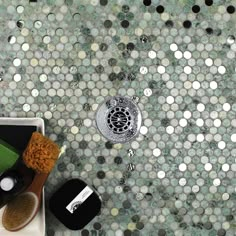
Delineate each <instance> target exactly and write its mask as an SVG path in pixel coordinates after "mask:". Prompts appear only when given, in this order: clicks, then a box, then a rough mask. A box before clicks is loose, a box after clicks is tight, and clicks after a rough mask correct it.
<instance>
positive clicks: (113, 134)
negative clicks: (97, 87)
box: [96, 96, 142, 143]
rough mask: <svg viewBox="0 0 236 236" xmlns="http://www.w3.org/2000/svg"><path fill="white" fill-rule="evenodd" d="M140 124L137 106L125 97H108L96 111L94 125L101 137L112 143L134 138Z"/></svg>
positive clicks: (140, 119)
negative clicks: (95, 124)
mask: <svg viewBox="0 0 236 236" xmlns="http://www.w3.org/2000/svg"><path fill="white" fill-rule="evenodd" d="M141 122H142V117H141V112H140V110H139V107H138V105H137V104H136V103H135V102H133V101H132V100H131V99H130V98H127V97H121V96H116V97H110V98H109V99H107V100H106V101H105V102H104V103H103V104H102V105H101V106H100V107H99V108H98V110H97V114H96V123H97V127H98V129H99V131H100V132H101V133H102V135H103V136H104V137H105V138H107V139H108V140H110V141H111V142H113V143H125V142H128V141H129V140H131V139H132V138H134V137H135V136H136V135H137V134H138V132H139V129H140V126H141Z"/></svg>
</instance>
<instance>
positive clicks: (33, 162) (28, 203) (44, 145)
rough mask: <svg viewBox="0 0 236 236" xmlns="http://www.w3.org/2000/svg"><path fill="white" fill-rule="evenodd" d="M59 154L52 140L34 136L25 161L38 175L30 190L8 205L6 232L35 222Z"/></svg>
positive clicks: (3, 220)
mask: <svg viewBox="0 0 236 236" xmlns="http://www.w3.org/2000/svg"><path fill="white" fill-rule="evenodd" d="M59 153H60V149H59V147H58V146H57V144H55V143H54V142H53V141H52V140H50V139H49V138H47V137H45V136H43V135H42V134H40V133H38V132H34V133H33V134H32V137H31V139H30V141H29V143H28V146H27V148H26V150H25V151H24V153H23V160H24V162H25V164H26V165H27V166H28V167H31V168H32V169H34V170H35V171H36V174H35V177H34V179H33V182H32V183H31V185H30V186H29V188H28V189H27V190H26V191H25V192H23V193H22V194H20V195H18V196H16V198H14V199H13V200H12V201H11V202H9V203H8V204H7V206H6V208H5V210H4V212H3V216H2V224H3V226H4V228H5V229H6V230H9V231H18V230H20V229H22V228H23V227H25V226H26V225H27V224H29V223H30V222H31V221H32V220H33V218H34V217H35V215H36V214H37V212H38V210H39V206H40V202H41V192H42V189H43V185H44V183H45V181H46V180H47V177H48V175H49V173H50V171H51V170H52V168H53V166H54V164H55V162H56V160H57V159H58V156H59Z"/></svg>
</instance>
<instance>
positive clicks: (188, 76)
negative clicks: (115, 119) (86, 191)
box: [0, 0, 236, 236]
mask: <svg viewBox="0 0 236 236" xmlns="http://www.w3.org/2000/svg"><path fill="white" fill-rule="evenodd" d="M235 8H236V1H235V0H227V1H223V0H206V1H204V0H195V1H194V0H179V1H177V0H176V1H175V0H170V1H162V0H144V1H141V0H126V1H124V0H118V1H112V0H100V1H99V0H41V1H39V0H38V1H37V0H35V1H32V0H31V1H28V0H18V1H16V0H13V1H6V0H0V19H1V21H0V24H1V32H0V39H1V43H0V50H1V54H0V63H1V64H0V108H1V109H0V115H1V116H11V117H42V118H43V119H44V120H45V123H46V134H47V135H48V136H49V137H50V138H51V139H53V140H54V141H56V142H57V143H58V144H60V145H65V146H66V147H67V149H66V153H65V154H64V155H63V156H62V157H61V159H60V160H59V161H58V163H57V165H56V167H55V168H54V170H53V172H52V173H51V175H50V177H49V179H48V182H47V184H46V201H47V200H48V198H49V196H50V194H51V193H53V191H54V190H55V188H56V187H57V186H60V185H61V183H62V182H63V181H66V180H67V179H70V178H76V177H78V178H81V179H84V180H85V181H86V182H87V183H88V184H90V185H91V186H93V187H94V188H96V189H97V191H98V193H99V194H100V195H101V197H102V201H103V203H102V210H101V212H100V214H99V215H98V216H97V217H96V218H95V219H94V220H93V221H92V222H90V224H88V225H87V226H86V227H85V228H84V229H83V230H81V231H79V232H76V231H75V232H73V231H69V230H68V229H66V228H64V227H63V226H62V225H61V224H60V223H59V222H58V221H57V220H56V219H55V218H54V217H53V216H52V215H51V214H50V212H48V211H47V212H46V223H47V236H54V235H55V236H77V235H82V236H89V235H92V236H95V235H97V236H105V235H106V236H121V235H124V236H137V235H142V236H165V235H167V236H172V235H173V236H182V235H183V236H190V235H193V236H205V235H209V236H224V235H226V236H233V235H236V233H235V232H236V161H235V160H236V61H235V54H236V40H235V37H236V35H235V32H236V12H235ZM115 95H120V96H126V97H129V98H131V99H132V100H133V101H134V102H135V103H136V104H137V105H138V106H139V108H140V110H141V112H142V126H141V128H140V133H139V135H138V136H136V137H135V139H133V140H132V141H129V142H127V143H123V144H113V143H111V142H110V141H109V140H107V139H105V138H104V137H103V136H102V135H101V134H100V132H99V131H98V129H97V127H96V122H95V116H96V111H97V108H98V107H99V105H100V104H102V103H103V102H104V101H105V99H106V98H107V97H109V96H115Z"/></svg>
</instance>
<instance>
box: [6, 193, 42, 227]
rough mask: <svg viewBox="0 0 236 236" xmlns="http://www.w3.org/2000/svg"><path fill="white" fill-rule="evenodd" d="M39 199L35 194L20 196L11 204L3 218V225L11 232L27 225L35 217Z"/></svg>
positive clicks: (8, 205)
mask: <svg viewBox="0 0 236 236" xmlns="http://www.w3.org/2000/svg"><path fill="white" fill-rule="evenodd" d="M37 203H38V198H37V197H36V196H35V194H33V193H30V192H28V193H24V194H20V195H18V196H17V197H16V198H15V199H13V200H12V201H11V202H9V203H8V204H7V206H6V208H5V210H4V213H3V216H2V224H3V226H4V227H5V229H7V230H9V231H17V230H19V229H21V228H23V227H24V226H25V225H27V224H28V223H29V222H30V221H31V220H32V218H33V216H34V215H35V212H36V210H37V205H38V204H37Z"/></svg>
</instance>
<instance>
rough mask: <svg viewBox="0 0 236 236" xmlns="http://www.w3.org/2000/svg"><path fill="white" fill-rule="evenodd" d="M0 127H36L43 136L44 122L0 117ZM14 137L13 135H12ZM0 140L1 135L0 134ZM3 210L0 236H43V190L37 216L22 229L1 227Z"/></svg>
mask: <svg viewBox="0 0 236 236" xmlns="http://www.w3.org/2000/svg"><path fill="white" fill-rule="evenodd" d="M1 125H15V126H36V127H37V131H38V132H40V133H42V134H43V135H44V134H45V128H44V121H43V119H41V118H8V117H7V118H6V117H3V118H2V117H0V126H1ZM13 135H14V134H13ZM0 138H1V134H0ZM4 208H5V207H3V208H1V209H0V235H1V236H45V202H44V190H43V193H42V203H41V207H40V210H39V212H38V214H37V215H36V216H35V218H34V219H33V220H32V221H31V222H30V223H29V224H28V225H27V226H26V227H25V228H23V229H21V230H19V231H17V232H9V231H7V230H6V229H5V228H4V227H3V226H2V214H3V211H4Z"/></svg>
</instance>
